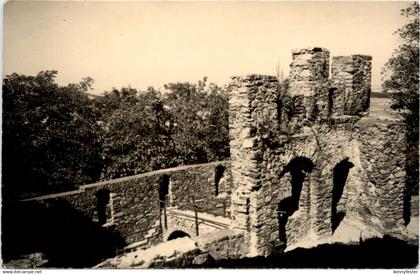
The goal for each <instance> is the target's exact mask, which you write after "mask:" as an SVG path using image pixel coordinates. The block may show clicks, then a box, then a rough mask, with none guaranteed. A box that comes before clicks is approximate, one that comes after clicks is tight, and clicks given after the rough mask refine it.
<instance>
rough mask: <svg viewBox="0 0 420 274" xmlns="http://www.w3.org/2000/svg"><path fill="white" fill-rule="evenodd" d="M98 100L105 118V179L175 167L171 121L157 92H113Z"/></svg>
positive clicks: (126, 90) (103, 172)
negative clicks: (171, 139) (169, 122)
mask: <svg viewBox="0 0 420 274" xmlns="http://www.w3.org/2000/svg"><path fill="white" fill-rule="evenodd" d="M99 100H100V102H101V107H102V108H103V109H102V110H101V112H102V113H104V114H105V115H104V116H103V122H104V136H103V158H104V168H103V171H102V179H109V178H117V177H122V176H128V175H133V174H137V173H143V172H148V171H152V170H157V169H162V168H166V167H170V166H173V161H172V159H173V153H172V150H171V143H170V132H169V125H168V121H169V119H170V118H169V114H168V113H167V112H166V110H165V109H164V106H163V102H162V99H161V94H160V93H159V92H158V91H156V90H154V89H153V88H149V89H148V90H147V91H146V92H138V91H137V90H136V89H132V88H122V89H121V91H118V90H116V89H114V90H113V91H112V93H107V94H106V95H105V97H104V98H100V99H99Z"/></svg>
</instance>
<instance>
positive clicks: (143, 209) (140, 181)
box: [22, 162, 231, 248]
mask: <svg viewBox="0 0 420 274" xmlns="http://www.w3.org/2000/svg"><path fill="white" fill-rule="evenodd" d="M220 165H223V166H224V167H226V168H227V169H226V170H225V175H226V174H229V168H228V166H227V163H225V162H216V163H209V164H202V165H194V166H184V167H177V168H171V169H166V170H159V171H154V172H149V173H144V174H140V175H135V176H130V177H125V178H119V179H115V180H111V181H105V182H100V183H95V184H90V185H84V186H82V187H81V188H80V190H77V191H72V192H69V193H59V194H53V195H47V196H43V197H38V198H34V199H29V200H27V201H24V202H23V203H22V204H23V205H25V206H26V207H34V205H37V206H38V207H39V208H40V210H41V211H42V210H44V209H45V208H47V209H48V208H54V210H55V211H56V212H60V211H62V213H61V214H63V218H68V221H69V222H75V223H77V222H78V221H80V220H78V219H74V220H72V218H71V216H70V214H69V213H68V211H66V210H65V209H69V210H71V211H72V212H77V214H78V215H80V218H82V219H83V220H84V221H85V222H88V223H90V224H91V225H92V226H94V227H96V228H98V229H100V230H109V231H112V232H113V233H114V234H116V235H118V238H119V239H121V240H122V241H123V243H121V244H122V245H123V246H124V245H128V244H131V243H135V244H136V247H148V246H151V245H154V244H156V243H158V242H161V241H162V240H163V238H162V229H161V222H162V220H161V213H162V210H163V208H162V205H161V204H160V202H159V198H160V197H159V196H160V194H159V193H160V191H161V190H162V183H163V182H164V181H165V179H164V178H165V177H166V178H169V179H171V178H172V179H173V184H174V189H173V191H174V192H173V195H174V197H173V198H175V199H174V201H173V204H174V205H180V207H182V206H183V204H182V202H183V201H184V200H188V199H190V198H191V199H193V198H194V199H203V200H204V201H203V204H204V205H206V206H207V208H206V207H204V208H202V210H206V209H209V211H211V212H213V211H215V210H214V209H216V212H219V213H220V214H222V215H223V214H225V213H224V212H223V209H221V208H219V207H218V206H217V204H218V203H219V202H220V201H221V200H222V201H224V203H225V204H229V203H230V196H229V195H225V196H223V195H221V196H222V197H221V198H219V197H215V196H214V190H213V189H214V176H215V168H216V166H220ZM230 180H231V178H230V177H229V176H225V177H224V178H223V180H222V181H223V184H224V186H221V191H224V190H225V189H226V188H227V187H228V186H229V185H230ZM183 183H185V186H186V187H185V188H184V187H182V184H183ZM188 188H191V189H188ZM104 190H105V193H107V194H108V196H107V197H108V198H109V199H108V200H107V202H106V205H102V207H105V208H103V209H102V210H103V211H102V214H104V215H106V218H103V220H102V222H101V220H100V219H101V217H100V215H101V213H100V209H99V208H100V207H101V205H99V204H100V202H99V201H98V199H101V198H98V193H101V192H102V193H103V191H104ZM181 193H182V195H183V197H182V198H181V197H180V196H181ZM210 193H212V195H210ZM170 194H171V193H168V195H169V196H170ZM168 195H167V196H168ZM190 195H191V196H193V197H190ZM206 201H207V202H206ZM211 207H213V208H211ZM210 209H211V210H210ZM41 211H40V212H37V213H35V214H42V212H41ZM22 213H23V214H24V213H25V212H24V211H23V212H22ZM66 216H67V217H66ZM22 218H24V216H23V217H22ZM53 223H54V220H51V224H53ZM62 236H63V235H57V237H58V238H57V239H56V241H60V238H59V237H62ZM104 240H105V239H104ZM123 246H119V248H121V247H123Z"/></svg>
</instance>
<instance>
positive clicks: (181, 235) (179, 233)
mask: <svg viewBox="0 0 420 274" xmlns="http://www.w3.org/2000/svg"><path fill="white" fill-rule="evenodd" d="M184 237H188V238H191V237H190V235H188V234H187V233H185V232H184V231H181V230H175V231H174V232H172V233H171V234H170V235H169V237H168V241H170V240H175V239H178V238H184Z"/></svg>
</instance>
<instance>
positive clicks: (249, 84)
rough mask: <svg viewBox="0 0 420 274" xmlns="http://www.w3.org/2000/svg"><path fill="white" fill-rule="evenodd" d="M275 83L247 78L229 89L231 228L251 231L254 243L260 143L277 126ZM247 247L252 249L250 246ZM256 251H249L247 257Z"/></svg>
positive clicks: (257, 77) (269, 78)
mask: <svg viewBox="0 0 420 274" xmlns="http://www.w3.org/2000/svg"><path fill="white" fill-rule="evenodd" d="M277 89H278V83H277V79H276V78H275V77H273V76H264V75H247V76H242V77H233V78H232V82H231V83H230V86H229V91H230V94H229V135H230V155H231V159H232V177H233V178H234V188H235V191H234V193H233V196H232V218H233V220H234V227H235V228H237V229H243V230H249V231H251V237H250V241H251V242H252V241H255V240H256V233H257V229H258V226H259V225H258V224H257V219H256V218H257V215H256V213H257V210H258V207H259V205H258V203H259V202H260V201H259V199H258V198H257V197H256V196H255V195H254V194H255V191H256V190H258V189H259V188H261V179H260V177H261V158H262V146H263V139H264V138H268V137H269V136H270V132H271V131H272V130H273V129H275V127H276V126H277ZM250 246H254V244H252V243H251V245H250ZM253 253H255V250H252V251H250V254H253Z"/></svg>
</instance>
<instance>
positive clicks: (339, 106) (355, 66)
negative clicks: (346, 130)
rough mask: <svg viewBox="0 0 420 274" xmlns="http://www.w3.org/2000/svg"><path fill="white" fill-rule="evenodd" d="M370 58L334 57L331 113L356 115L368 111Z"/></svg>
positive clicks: (358, 56) (356, 56) (360, 56)
mask: <svg viewBox="0 0 420 274" xmlns="http://www.w3.org/2000/svg"><path fill="white" fill-rule="evenodd" d="M371 60H372V57H371V56H367V55H350V56H334V57H333V58H332V66H331V74H332V78H331V80H332V85H331V87H332V88H333V89H334V95H333V96H334V98H333V99H332V101H333V102H334V104H333V105H332V112H333V113H334V114H336V115H343V114H345V115H357V114H359V113H362V112H366V111H368V110H369V101H370V89H371V88H370V85H371V70H372V63H371Z"/></svg>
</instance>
